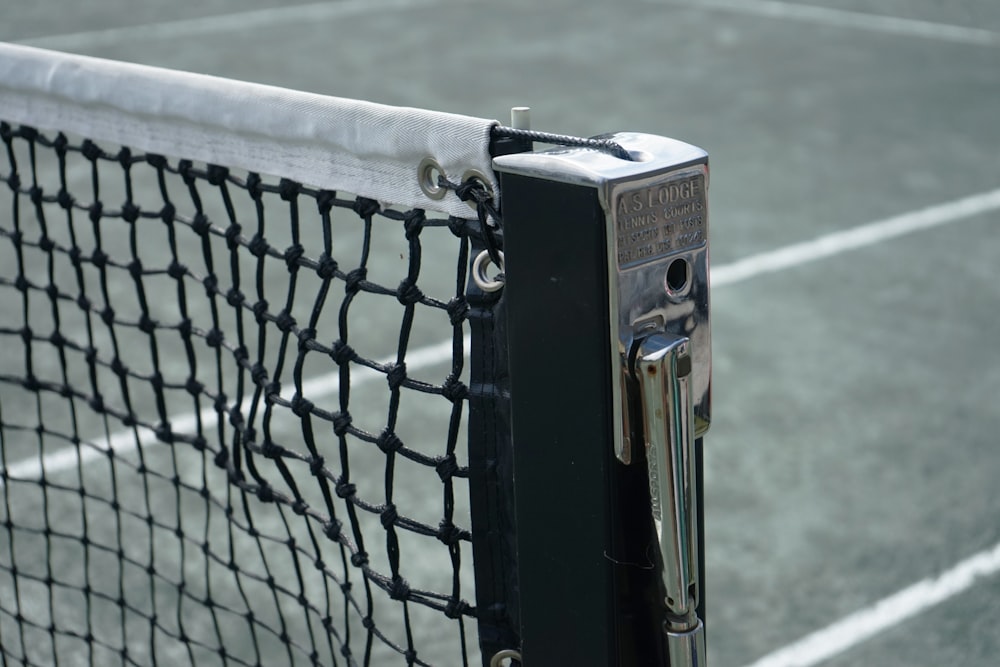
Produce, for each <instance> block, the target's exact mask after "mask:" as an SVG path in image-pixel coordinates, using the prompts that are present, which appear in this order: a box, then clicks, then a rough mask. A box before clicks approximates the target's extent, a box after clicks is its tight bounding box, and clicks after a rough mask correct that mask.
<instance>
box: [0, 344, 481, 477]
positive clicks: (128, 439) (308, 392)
mask: <svg viewBox="0 0 1000 667" xmlns="http://www.w3.org/2000/svg"><path fill="white" fill-rule="evenodd" d="M452 345H453V343H452V341H451V340H446V341H441V342H440V343H435V344H433V345H428V346H427V347H422V348H418V349H416V350H413V351H412V352H408V353H407V354H406V370H407V372H412V371H415V370H419V369H422V368H426V367H428V366H434V365H435V364H441V363H444V362H446V361H449V360H450V359H451V353H452ZM466 348H468V341H466ZM465 353H466V354H468V353H469V351H468V349H466V350H465ZM395 360H396V357H395V356H393V357H392V358H389V359H382V360H380V361H379V362H378V363H380V364H388V363H391V362H394V361H395ZM339 378H340V371H339V370H336V371H333V372H332V373H327V374H325V375H321V376H319V377H315V378H312V379H310V380H307V381H305V382H303V383H302V395H303V396H307V397H309V399H310V400H312V401H314V402H315V401H318V400H320V399H323V398H328V397H330V396H333V395H335V394H337V390H338V388H339V386H340V385H339ZM378 378H385V375H383V374H382V373H379V372H377V371H373V370H372V369H370V368H367V367H365V366H353V367H352V368H351V386H352V387H357V386H359V385H362V384H368V383H369V382H371V381H372V380H375V379H378ZM199 419H200V421H201V424H202V427H203V429H204V430H206V431H207V430H210V429H212V428H214V427H215V424H216V422H217V421H218V419H219V414H218V413H217V412H216V411H215V408H205V409H204V410H202V411H201V412H200V413H197V414H195V413H194V412H188V413H186V414H182V415H178V416H177V417H171V418H170V428H171V430H173V431H175V432H177V433H183V432H192V431H194V430H195V429H196V428H197V426H198V421H199ZM136 431H137V432H138V434H139V437H138V441H136V438H135V436H134V434H133V432H132V430H131V429H122V430H120V431H116V432H114V433H112V434H111V435H110V436H108V438H107V439H106V440H96V441H88V444H89V446H88V447H81V448H80V449H79V454H78V453H77V448H76V447H64V448H62V449H59V450H56V451H54V452H50V453H48V454H46V455H45V456H43V457H42V458H41V459H38V458H37V457H34V458H27V459H22V460H20V461H15V462H14V463H12V464H11V465H10V466H9V467H8V468H7V474H8V475H9V476H10V477H11V478H12V479H18V480H37V479H39V478H40V477H41V475H42V469H43V468H44V470H45V472H46V473H56V472H61V471H63V470H69V469H70V468H74V467H76V465H77V462H79V463H80V465H85V464H87V463H89V462H91V461H94V460H96V459H99V458H101V457H103V456H104V453H105V452H106V451H107V450H109V449H114V450H115V452H121V453H125V452H129V451H132V450H134V449H136V448H137V447H138V446H139V445H149V444H156V443H157V442H158V441H157V439H156V434H155V433H154V432H153V431H151V430H149V429H147V428H143V427H137V429H136ZM0 463H2V462H0ZM2 487H3V480H0V488H2Z"/></svg>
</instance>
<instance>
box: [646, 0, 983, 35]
mask: <svg viewBox="0 0 1000 667" xmlns="http://www.w3.org/2000/svg"><path fill="white" fill-rule="evenodd" d="M646 1H647V2H649V3H651V4H658V5H659V4H675V5H686V6H689V7H693V8H699V9H701V8H704V9H722V10H726V11H733V12H738V13H740V14H751V15H754V16H764V17H767V18H776V19H787V20H792V21H804V22H807V23H816V24H820V25H826V26H833V27H838V28H853V29H857V30H868V31H871V32H881V33H889V34H893V35H903V36H906V37H922V38H925V39H936V40H939V41H945V42H957V43H959V44H972V45H976V46H1000V33H998V32H994V31H992V30H985V29H983V28H970V27H966V26H960V25H950V24H947V23H935V22H932V21H921V20H918V19H905V18H899V17H895V16H884V15H879V14H868V13H864V12H854V11H849V10H846V9H833V8H830V7H817V6H815V5H801V4H798V3H792V2H779V1H778V0H646Z"/></svg>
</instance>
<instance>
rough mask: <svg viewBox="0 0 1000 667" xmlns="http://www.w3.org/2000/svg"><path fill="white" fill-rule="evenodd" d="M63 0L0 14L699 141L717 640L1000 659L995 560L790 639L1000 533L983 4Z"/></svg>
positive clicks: (321, 87)
mask: <svg viewBox="0 0 1000 667" xmlns="http://www.w3.org/2000/svg"><path fill="white" fill-rule="evenodd" d="M62 4H63V3H58V2H55V1H53V0H39V1H38V2H35V3H32V4H31V5H30V6H28V7H26V8H24V9H21V8H19V9H18V11H16V12H13V13H11V12H8V13H7V14H8V15H7V16H5V21H4V22H3V24H2V25H0V39H2V40H6V41H14V42H21V43H25V44H36V45H40V46H45V47H48V48H55V49H65V50H68V51H73V52H78V53H83V54H88V55H95V56H101V57H107V58H114V59H121V60H126V61H132V62H139V63H146V64H152V65H158V66H164V67H171V68H178V69H186V70H191V71H196V72H203V73H209V74H218V75H223V76H227V77H232V78H237V79H245V80H251V81H257V82H262V83H268V84H276V85H281V86H286V87H290V88H297V89H301V90H307V91H311V92H318V93H326V94H332V95H337V96H341V97H355V98H361V99H368V100H372V101H376V102H384V103H389V104H395V105H404V106H413V107H425V108H431V109H437V110H443V111H452V112H456V113H463V114H468V115H473V116H484V117H496V118H498V119H500V120H505V117H506V114H507V111H508V109H509V108H510V107H511V106H515V105H528V106H531V107H532V108H533V127H534V128H535V129H539V130H544V131H554V132H564V133H574V134H580V135H593V134H598V133H604V132H610V131H616V130H635V131H642V132H649V133H655V134H663V135H667V136H672V137H676V138H678V139H681V140H684V141H687V142H690V143H693V144H696V145H699V146H701V147H703V148H705V149H706V150H707V151H708V153H709V156H710V161H711V165H712V180H711V189H710V197H709V202H710V207H711V215H712V223H711V225H712V238H711V253H712V263H713V266H714V267H715V268H714V272H713V276H714V278H715V279H716V284H715V286H714V287H713V294H712V298H713V303H712V308H713V310H712V313H713V337H714V342H713V354H714V360H715V367H714V401H715V411H714V415H713V425H712V428H711V431H710V432H709V433H708V436H707V439H706V452H707V454H706V489H705V497H706V504H707V511H706V531H707V538H706V548H707V570H708V572H707V585H706V588H707V597H708V628H709V650H710V664H712V665H713V666H714V667H743V666H744V665H749V664H752V663H754V662H755V661H758V660H760V664H761V665H762V666H763V665H769V666H770V667H777V666H778V665H812V664H829V665H837V666H840V665H845V666H846V665H858V664H865V665H938V664H946V663H947V664H961V665H969V666H973V667H975V666H980V665H981V666H984V667H985V666H986V665H993V664H995V662H996V659H995V656H996V655H997V653H1000V633H997V632H996V631H995V627H996V626H997V625H998V624H1000V606H998V605H997V603H996V601H995V599H996V592H997V586H998V581H1000V576H998V574H997V572H998V569H1000V563H998V562H997V561H1000V559H998V558H997V557H995V556H994V557H993V558H992V560H989V559H987V560H989V563H990V565H989V566H987V567H984V568H981V569H980V570H977V576H976V578H975V580H974V581H973V582H972V585H971V586H970V587H964V588H963V587H959V589H956V590H955V591H954V592H953V593H952V594H949V595H948V596H946V598H945V599H943V600H941V601H937V600H932V599H931V597H928V596H923V597H921V595H920V594H919V593H918V594H915V595H914V596H912V597H910V598H907V600H908V602H906V605H908V606H906V609H905V611H906V613H903V614H901V615H900V616H899V617H898V618H897V619H896V620H892V621H891V622H886V624H885V627H884V629H882V630H880V631H879V632H877V633H875V634H874V636H873V637H869V638H864V639H863V640H862V638H861V637H860V636H857V637H851V636H850V634H851V633H850V632H848V633H847V635H848V636H847V638H846V639H845V638H844V637H843V636H838V638H836V639H831V638H830V637H832V635H830V634H827V635H824V636H823V637H825V639H824V638H823V637H821V638H820V639H818V640H817V642H814V643H813V644H810V645H806V644H796V642H798V641H799V640H801V639H802V638H804V637H807V636H809V635H811V634H812V633H815V632H821V631H824V630H825V629H829V628H831V626H833V625H834V624H836V623H837V622H838V621H841V620H842V619H844V618H847V617H850V615H852V614H865V613H869V612H871V611H872V610H873V609H876V605H877V604H878V603H879V602H880V601H881V600H883V599H885V598H887V597H888V596H892V595H893V594H895V593H897V592H898V591H901V590H904V589H906V588H907V587H909V586H911V585H913V584H915V583H917V582H920V581H921V580H925V579H928V578H931V579H933V578H934V577H938V576H939V575H941V574H942V573H944V574H947V573H948V572H950V571H952V570H953V569H954V568H955V567H957V566H959V565H961V563H963V561H965V560H966V559H968V558H970V557H974V556H977V555H982V554H985V553H988V554H995V553H996V549H995V547H996V545H997V543H998V542H1000V522H998V520H997V517H998V516H1000V492H998V491H997V483H996V480H997V479H998V478H1000V456H998V455H997V454H998V445H1000V440H998V435H997V434H998V433H1000V410H998V404H1000V402H998V399H997V397H998V396H1000V352H998V351H997V347H996V340H997V336H998V332H1000V324H998V319H997V315H996V313H998V312H1000V280H998V277H1000V270H998V266H1000V235H998V233H997V230H998V223H1000V194H998V193H1000V158H998V156H1000V123H997V118H1000V10H998V9H997V8H996V7H995V6H994V5H993V4H992V3H990V2H988V1H987V0H975V1H974V2H969V3H962V4H963V6H962V7H953V6H951V5H949V4H942V3H937V2H931V1H930V0H925V1H923V2H902V1H900V0H884V1H882V2H877V1H875V0H867V1H866V0H853V1H852V2H849V3H842V2H836V3H835V2H832V1H829V0H828V1H826V2H820V1H819V0H811V3H810V4H806V3H799V2H770V1H768V0H744V1H742V2H741V1H739V0H725V1H723V0H711V1H709V2H704V3H699V2H695V1H694V0H689V1H684V2H672V1H669V0H646V1H642V0H624V1H622V2H617V3H600V2H592V1H589V0H588V1H587V2H570V1H568V0H559V1H555V2H546V3H538V2H528V1H527V0H514V1H512V2H505V3H486V2H478V1H475V0H468V1H460V0H453V1H452V0H371V1H369V2H361V1H360V0H342V1H341V2H321V3H314V4H287V3H286V4H284V5H282V6H281V7H280V8H279V7H278V5H277V3H272V4H269V3H267V2H266V1H265V0H256V1H255V2H252V3H247V2H240V3H237V2H232V1H231V0H229V1H224V0H214V1H213V2H208V3H193V2H189V1H185V2H176V3H170V4H169V5H167V4H163V5H161V6H157V7H155V8H153V7H152V6H146V7H135V6H133V5H134V3H127V2H123V1H120V0H102V2H99V3H92V4H88V5H87V8H86V10H84V8H83V6H82V5H77V4H72V3H65V4H66V6H61V5H62ZM883 223H884V224H883ZM851 229H861V230H869V231H872V233H871V234H867V235H866V234H865V233H860V234H858V235H855V236H850V237H846V236H844V235H840V236H837V233H839V232H843V231H846V230H851ZM823 237H827V238H826V240H825V241H823V242H821V243H812V242H813V241H814V240H816V239H820V238H823ZM796 244H798V245H796ZM789 246H794V247H792V248H791V249H789V250H787V252H785V253H784V254H783V255H780V256H776V255H775V251H777V250H779V249H782V248H786V247H789ZM776 257H778V258H777V259H776ZM387 270H388V269H387ZM384 326H385V328H386V329H385V330H386V331H389V332H390V333H389V334H386V336H387V337H388V338H387V340H388V342H387V344H390V347H389V352H390V353H391V351H392V348H391V332H392V331H394V330H395V329H396V327H397V326H398V322H397V321H396V320H392V321H390V322H387V323H385V324H384ZM376 331H380V329H378V328H376ZM379 336H382V334H381V333H380V334H376V337H379ZM437 342H439V341H438V340H437V339H435V338H434V337H433V336H432V335H430V334H427V336H426V337H425V338H424V339H421V344H422V345H432V344H435V343H437ZM373 345H374V342H373ZM373 354H376V353H375V352H373ZM429 368H431V369H433V367H429ZM435 372H436V371H435ZM443 372H444V371H442V372H441V373H443ZM441 373H438V374H441ZM435 377H436V375H435ZM4 400H5V401H8V400H10V401H13V400H15V399H13V398H8V397H7V396H6V395H5V396H4ZM381 409H382V408H381V407H380V408H378V410H381ZM378 410H377V411H378ZM564 417H565V418H566V419H571V418H572V415H565V416H564ZM418 423H419V422H418ZM416 428H419V426H417V427H416ZM5 463H6V462H5ZM438 502H439V501H438V500H437V499H435V500H434V503H435V506H436V504H437V503H438ZM866 618H867V617H866ZM838 642H839V643H838ZM820 644H821V645H822V646H824V647H826V648H824V649H823V650H820V649H817V648H816V646H817V645H820ZM789 646H791V648H789V649H788V651H786V652H785V653H783V654H780V655H779V654H776V653H775V652H776V651H779V650H780V649H783V648H785V647H789ZM831 646H835V648H830V647H831ZM796 647H797V648H796ZM824 650H825V651H826V653H823V651H824ZM768 656H771V657H770V658H768ZM782 656H785V657H782ZM789 656H791V657H789ZM823 656H828V657H825V658H823V659H825V660H826V662H823V661H822V660H821V657H823ZM762 658H763V660H761V659H762Z"/></svg>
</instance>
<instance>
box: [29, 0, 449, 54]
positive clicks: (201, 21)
mask: <svg viewBox="0 0 1000 667" xmlns="http://www.w3.org/2000/svg"><path fill="white" fill-rule="evenodd" d="M443 1H445V0H342V1H341V2H316V3H312V4H307V5H291V6H281V7H271V8H267V9H253V10H248V11H245V12H236V13H234V14H222V15H219V16H205V17H201V18H193V19H179V20H176V21H163V22H160V23H148V24H144V25H136V26H124V27H120V28H108V29H105V30H89V31H84V32H74V33H67V34H63V35H49V36H45V37H30V38H28V39H22V40H19V41H17V42H14V43H15V44H23V45H25V46H37V47H39V48H45V49H57V50H69V51H72V50H75V49H86V48H90V47H95V46H114V45H115V44H121V43H124V42H148V41H151V40H162V41H166V40H170V39H178V38H184V37H193V36H199V35H212V34H218V33H224V32H243V31H246V30H254V29H258V28H260V29H264V28H274V27H275V26H280V25H290V24H291V25H294V24H307V23H316V22H321V21H327V20H330V19H335V18H339V17H343V16H353V15H357V14H367V13H371V12H376V11H386V10H394V9H412V8H415V7H426V6H428V5H438V4H441V3H442V2H443ZM452 1H454V0H452Z"/></svg>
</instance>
